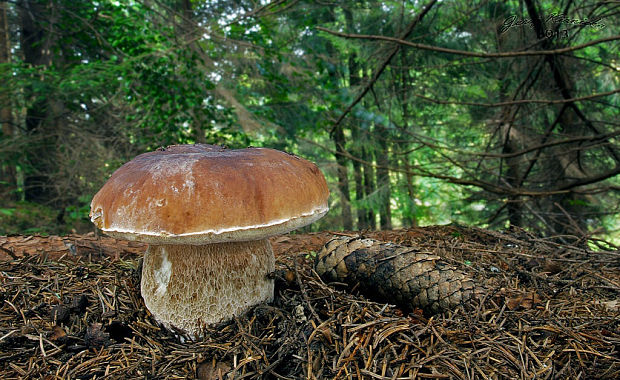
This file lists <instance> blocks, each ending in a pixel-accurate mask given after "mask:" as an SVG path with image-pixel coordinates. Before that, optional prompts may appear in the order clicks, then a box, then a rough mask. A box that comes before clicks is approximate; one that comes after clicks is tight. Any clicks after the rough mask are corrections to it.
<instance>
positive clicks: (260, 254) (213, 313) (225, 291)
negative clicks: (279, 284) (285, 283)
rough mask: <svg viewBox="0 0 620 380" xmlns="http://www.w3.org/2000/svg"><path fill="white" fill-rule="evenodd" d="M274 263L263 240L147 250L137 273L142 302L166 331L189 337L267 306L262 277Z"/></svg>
mask: <svg viewBox="0 0 620 380" xmlns="http://www.w3.org/2000/svg"><path fill="white" fill-rule="evenodd" d="M274 268H275V259H274V255H273V251H272V250H271V245H270V243H269V241H268V240H266V239H264V240H256V241H245V242H234V243H215V244H208V245H150V246H149V248H148V249H147V251H146V253H145V255H144V263H143V267H142V283H141V288H142V297H143V298H144V303H145V304H146V307H147V308H148V310H149V311H150V312H151V313H152V314H153V316H154V317H155V319H157V321H158V322H160V323H161V324H163V325H164V326H165V327H166V328H168V329H172V330H174V328H176V329H179V330H182V331H184V332H186V333H187V334H189V335H190V336H192V337H199V336H201V335H202V327H203V326H206V325H211V324H213V323H217V322H221V321H224V320H226V319H229V318H232V317H233V316H235V315H240V314H242V313H244V312H246V311H247V310H248V309H249V308H250V307H252V306H254V305H256V304H259V303H261V302H270V301H272V300H273V280H271V279H269V278H268V274H269V273H271V272H273V270H274Z"/></svg>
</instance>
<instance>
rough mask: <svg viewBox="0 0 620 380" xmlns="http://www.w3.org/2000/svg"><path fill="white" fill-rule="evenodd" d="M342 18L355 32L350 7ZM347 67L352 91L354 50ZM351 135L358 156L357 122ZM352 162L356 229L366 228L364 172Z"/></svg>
mask: <svg viewBox="0 0 620 380" xmlns="http://www.w3.org/2000/svg"><path fill="white" fill-rule="evenodd" d="M342 11H343V13H344V19H345V22H346V28H347V30H348V31H349V33H354V32H357V30H355V26H354V23H353V13H352V12H351V10H350V9H348V8H346V7H343V8H342ZM347 63H348V67H349V89H350V90H351V92H354V91H355V89H356V88H357V86H359V85H360V82H361V77H360V76H359V66H358V64H357V54H356V53H355V51H353V52H351V53H350V54H349V57H348V62H347ZM351 137H352V139H353V144H352V147H351V148H350V151H351V154H353V156H355V157H358V158H360V157H361V156H362V146H361V141H360V140H361V137H362V136H360V130H359V127H358V126H357V124H356V123H355V124H354V125H352V126H351ZM352 163H353V179H354V181H355V200H356V201H357V229H358V230H363V229H366V228H368V222H367V214H366V208H365V207H363V206H362V205H361V202H362V201H363V200H364V198H365V195H366V194H364V177H363V176H364V174H363V173H362V170H363V168H362V164H361V163H360V162H359V161H357V160H352Z"/></svg>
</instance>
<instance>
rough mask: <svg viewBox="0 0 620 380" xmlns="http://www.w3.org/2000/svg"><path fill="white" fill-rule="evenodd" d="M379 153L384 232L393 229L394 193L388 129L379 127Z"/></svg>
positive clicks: (381, 224) (378, 174)
mask: <svg viewBox="0 0 620 380" xmlns="http://www.w3.org/2000/svg"><path fill="white" fill-rule="evenodd" d="M376 132H377V136H379V137H378V139H379V141H378V146H379V151H378V152H377V188H378V189H379V201H380V202H381V204H380V206H379V207H380V208H379V225H380V228H381V229H382V230H391V229H392V208H391V206H390V202H391V198H392V193H391V189H390V171H389V169H388V168H389V166H390V161H389V158H388V142H387V129H386V128H385V127H384V126H382V125H377V131H376Z"/></svg>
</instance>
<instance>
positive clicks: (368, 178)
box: [362, 148, 377, 230]
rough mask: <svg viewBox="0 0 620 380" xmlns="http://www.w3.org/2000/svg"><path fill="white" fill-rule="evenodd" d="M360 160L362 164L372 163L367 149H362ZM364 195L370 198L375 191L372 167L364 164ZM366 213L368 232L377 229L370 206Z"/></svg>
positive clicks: (373, 212)
mask: <svg viewBox="0 0 620 380" xmlns="http://www.w3.org/2000/svg"><path fill="white" fill-rule="evenodd" d="M362 160H363V161H364V162H368V163H372V162H373V157H372V153H371V152H370V151H369V149H367V148H362ZM363 177H364V194H365V196H366V197H370V196H372V195H373V194H374V192H375V190H376V185H375V170H374V167H373V166H372V165H370V164H364V173H363ZM365 211H366V223H367V224H366V226H367V228H368V229H370V230H376V229H377V219H376V217H375V211H374V210H373V208H372V205H370V206H368V208H367V209H366V210H365Z"/></svg>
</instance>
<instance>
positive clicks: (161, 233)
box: [90, 144, 329, 337]
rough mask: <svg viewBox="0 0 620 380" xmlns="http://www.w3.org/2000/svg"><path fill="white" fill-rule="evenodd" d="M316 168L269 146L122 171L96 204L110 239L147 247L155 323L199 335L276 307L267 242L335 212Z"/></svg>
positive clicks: (140, 162) (177, 149)
mask: <svg viewBox="0 0 620 380" xmlns="http://www.w3.org/2000/svg"><path fill="white" fill-rule="evenodd" d="M328 195H329V192H328V189H327V184H326V182H325V178H324V177H323V174H322V173H321V171H320V170H319V169H318V168H317V167H316V165H314V164H313V163H311V162H309V161H306V160H304V159H302V158H299V157H297V156H295V155H292V154H288V153H284V152H280V151H277V150H273V149H267V148H247V149H238V150H234V149H226V148H224V147H220V146H213V145H204V144H200V145H173V146H169V147H167V148H165V149H159V150H157V151H154V152H149V153H144V154H141V155H139V156H137V157H135V158H134V159H133V160H131V161H129V162H127V163H126V164H124V165H123V166H122V167H120V168H119V169H118V170H116V171H115V172H114V173H113V174H112V176H111V177H110V179H109V180H108V181H107V182H106V183H105V184H104V185H103V187H102V188H101V189H100V190H99V192H98V193H97V194H96V195H95V196H94V198H93V200H92V203H91V214H90V215H91V220H92V222H93V223H94V224H95V225H96V226H97V227H98V228H99V229H101V230H102V231H103V232H104V233H106V234H107V235H110V236H112V237H115V238H120V239H126V240H136V241H142V242H146V243H149V247H148V249H147V250H146V253H145V255H144V261H143V268H142V281H141V292H142V297H143V299H144V303H145V305H146V307H147V308H148V310H149V311H150V312H151V313H152V315H153V316H154V317H155V319H156V320H157V321H158V322H160V323H161V324H162V325H163V326H164V327H166V328H168V329H169V330H180V331H183V332H185V333H186V334H188V335H190V336H192V337H198V336H202V331H203V327H204V326H207V325H212V324H214V323H217V322H222V321H225V320H227V319H230V318H232V317H233V316H236V315H240V314H242V313H244V312H246V311H247V310H248V309H249V308H250V307H252V306H254V305H256V304H259V303H261V302H270V301H272V300H273V291H274V285H273V279H270V278H269V277H270V276H269V274H270V273H272V272H273V271H274V266H275V258H274V255H273V251H272V249H271V245H270V243H269V241H268V240H267V238H268V237H270V236H273V235H277V234H283V233H287V232H289V231H291V230H294V229H296V228H299V227H302V226H305V225H307V224H310V223H313V222H314V221H316V220H318V219H320V218H321V217H322V216H323V215H325V213H327V211H328V209H329V208H328V204H327V198H328Z"/></svg>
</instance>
